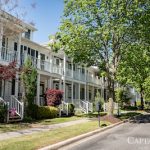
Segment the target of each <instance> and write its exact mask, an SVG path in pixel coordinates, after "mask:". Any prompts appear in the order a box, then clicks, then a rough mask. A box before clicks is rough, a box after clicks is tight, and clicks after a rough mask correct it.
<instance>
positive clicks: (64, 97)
mask: <svg viewBox="0 0 150 150" xmlns="http://www.w3.org/2000/svg"><path fill="white" fill-rule="evenodd" d="M63 65H64V66H63V70H64V74H63V91H64V96H63V99H64V101H66V81H65V80H66V79H65V77H66V55H65V54H64V62H63Z"/></svg>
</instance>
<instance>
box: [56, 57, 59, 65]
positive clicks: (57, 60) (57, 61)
mask: <svg viewBox="0 0 150 150" xmlns="http://www.w3.org/2000/svg"><path fill="white" fill-rule="evenodd" d="M56 65H58V66H59V59H58V58H56Z"/></svg>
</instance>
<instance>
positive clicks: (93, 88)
mask: <svg viewBox="0 0 150 150" xmlns="http://www.w3.org/2000/svg"><path fill="white" fill-rule="evenodd" d="M91 97H92V101H94V86H92V96H91Z"/></svg>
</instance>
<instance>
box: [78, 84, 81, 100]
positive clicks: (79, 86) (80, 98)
mask: <svg viewBox="0 0 150 150" xmlns="http://www.w3.org/2000/svg"><path fill="white" fill-rule="evenodd" d="M78 95H79V97H78V99H79V100H80V99H81V97H80V83H79V89H78Z"/></svg>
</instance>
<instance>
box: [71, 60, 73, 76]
mask: <svg viewBox="0 0 150 150" xmlns="http://www.w3.org/2000/svg"><path fill="white" fill-rule="evenodd" d="M71 71H72V73H71V74H72V78H73V60H72V63H71Z"/></svg>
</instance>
